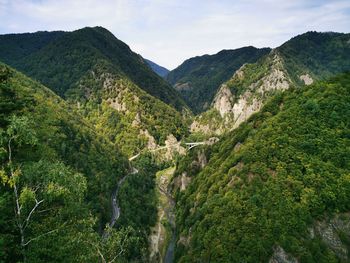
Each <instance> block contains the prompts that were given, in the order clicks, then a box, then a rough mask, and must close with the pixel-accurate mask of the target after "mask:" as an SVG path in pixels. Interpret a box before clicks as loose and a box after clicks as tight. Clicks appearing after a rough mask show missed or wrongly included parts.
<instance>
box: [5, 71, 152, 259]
mask: <svg viewBox="0 0 350 263" xmlns="http://www.w3.org/2000/svg"><path fill="white" fill-rule="evenodd" d="M0 113H1V114H0V125H1V126H0V161H1V166H0V210H1V214H0V229H1V231H0V247H1V250H0V262H98V261H100V260H101V257H102V256H103V257H104V259H105V260H108V261H110V260H112V259H113V258H115V257H116V258H117V259H118V260H119V261H120V262H130V261H135V260H136V261H142V260H144V259H145V257H147V236H146V237H145V234H144V233H143V232H141V230H140V229H147V228H148V224H145V225H144V226H142V227H140V226H137V225H135V224H134V225H133V226H132V227H128V224H125V225H126V226H125V227H121V228H118V230H111V234H110V238H109V239H108V240H105V239H103V238H102V237H101V234H102V231H103V229H104V227H105V224H106V223H107V222H109V219H110V216H111V207H110V198H111V193H112V192H113V191H114V189H115V187H116V185H117V183H118V180H120V179H121V178H122V177H124V176H125V175H126V174H128V170H129V168H130V167H129V163H128V161H127V158H126V157H125V156H124V155H122V154H121V153H120V151H119V149H118V148H117V147H116V146H115V144H113V143H111V142H110V141H109V139H108V138H106V137H104V136H101V135H100V134H99V133H98V132H96V131H95V129H94V127H93V125H91V124H90V123H88V122H86V121H85V120H84V118H83V117H82V116H81V115H80V114H79V113H78V112H77V111H76V110H75V109H74V108H73V107H71V106H70V105H69V104H67V103H66V102H65V101H63V100H62V99H61V98H60V97H59V96H57V95H55V94H54V93H53V92H52V91H51V90H49V89H48V88H46V87H44V86H42V85H41V84H40V83H38V82H36V81H33V80H31V79H29V78H28V77H25V76H24V75H22V74H21V73H18V72H17V71H15V70H13V69H11V68H9V67H8V66H5V65H4V64H0ZM151 182H152V179H149V184H151ZM143 191H146V190H145V187H144V188H143V189H139V194H140V195H141V194H142V193H143ZM147 191H150V190H147ZM129 198H130V196H129ZM133 198H134V197H131V198H130V199H128V200H129V201H130V202H132V200H133ZM135 198H136V197H135ZM137 198H138V200H141V201H142V198H143V197H142V196H141V197H140V196H139V197H137ZM147 201H148V202H151V201H149V200H147ZM144 203H146V202H144ZM143 209H144V210H143V211H142V212H138V213H137V215H138V216H139V217H141V216H143V214H142V213H146V214H147V213H148V214H149V212H148V206H147V205H145V206H144V207H143ZM151 209H153V210H154V208H153V207H151ZM129 210H130V211H129V213H132V212H133V211H134V210H133V207H132V206H131V207H130V209H129ZM134 212H135V211H134ZM149 221H151V220H149ZM137 227H139V228H137Z"/></svg>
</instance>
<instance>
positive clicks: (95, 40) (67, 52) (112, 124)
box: [0, 27, 188, 156]
mask: <svg viewBox="0 0 350 263" xmlns="http://www.w3.org/2000/svg"><path fill="white" fill-rule="evenodd" d="M0 46H2V49H1V51H0V58H1V57H3V58H4V59H5V61H6V62H9V63H10V64H11V65H13V66H15V67H17V68H18V69H19V70H22V71H23V72H26V73H28V74H29V75H30V76H33V77H35V78H36V79H38V80H40V81H41V82H42V83H44V84H46V85H48V87H50V88H52V89H53V90H54V91H55V92H56V93H58V94H59V95H61V96H63V97H64V98H65V99H66V100H67V101H68V102H69V103H70V104H71V105H73V106H74V107H77V108H78V110H79V112H80V113H81V114H82V115H83V116H84V117H85V118H86V120H88V121H89V122H91V123H93V124H94V126H95V127H96V129H97V131H98V132H99V133H102V134H103V135H105V136H107V137H108V139H109V140H111V141H112V142H113V143H117V144H118V145H119V146H120V148H121V149H122V151H123V152H124V153H126V154H127V155H129V156H131V155H133V154H137V153H138V152H140V151H141V150H142V149H144V148H155V147H157V145H160V144H164V142H165V140H166V138H167V137H168V136H174V137H175V138H177V139H180V138H182V137H183V136H184V135H185V134H187V131H188V128H187V125H185V124H184V122H183V119H182V116H181V113H180V112H181V110H184V111H185V112H187V113H188V109H187V107H186V106H185V104H184V103H183V101H182V100H181V99H180V97H179V96H178V94H177V92H176V91H175V90H173V88H172V87H171V86H170V85H169V84H167V83H166V82H165V81H164V80H163V79H162V78H160V77H159V76H157V75H156V74H155V73H154V72H153V71H152V70H151V69H150V68H149V66H148V65H147V64H145V63H146V62H145V61H144V60H143V59H142V57H141V56H139V55H137V54H135V53H133V52H132V51H131V50H130V49H129V47H128V46H127V45H126V44H124V43H123V42H121V41H120V40H118V39H117V38H115V37H114V36H113V35H112V34H111V33H110V32H109V31H107V30H106V29H104V28H101V27H95V28H84V29H81V30H77V31H74V32H38V33H33V34H18V35H3V36H0ZM9 54H10V55H9ZM18 54H22V56H18ZM167 103H168V104H169V105H167ZM172 106H174V107H176V108H177V109H178V110H179V111H180V112H178V111H176V110H175V109H174V107H172Z"/></svg>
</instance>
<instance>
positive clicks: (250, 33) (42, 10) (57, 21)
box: [0, 0, 350, 69]
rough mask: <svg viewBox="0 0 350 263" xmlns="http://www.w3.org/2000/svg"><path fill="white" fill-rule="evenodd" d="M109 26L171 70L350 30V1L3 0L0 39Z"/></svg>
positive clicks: (150, 57)
mask: <svg viewBox="0 0 350 263" xmlns="http://www.w3.org/2000/svg"><path fill="white" fill-rule="evenodd" d="M85 26H103V27H105V28H107V29H108V30H110V31H111V32H112V33H113V34H114V35H115V36H116V37H117V38H119V39H120V40H122V41H124V42H125V43H127V44H128V45H129V46H130V47H131V49H132V50H133V51H135V52H137V53H139V54H141V55H142V56H143V57H145V58H148V59H150V60H152V61H154V62H156V63H157V64H159V65H162V66H165V67H167V68H168V69H173V68H175V67H177V66H178V65H179V64H181V63H182V62H183V61H184V60H185V59H188V58H190V57H194V56H199V55H203V54H215V53H217V52H219V51H220V50H222V49H235V48H239V47H243V46H249V45H252V46H256V47H272V48H273V47H277V46H279V45H281V44H282V43H283V42H285V41H287V40H288V39H290V38H291V37H293V36H295V35H298V34H301V33H304V32H306V31H310V30H315V31H336V32H346V33H348V32H349V31H350V0H328V1H325V0H200V1H199V0H60V1H59V0H0V34H7V33H22V32H35V31H44V30H46V31H52V30H67V31H72V30H76V29H79V28H82V27H85Z"/></svg>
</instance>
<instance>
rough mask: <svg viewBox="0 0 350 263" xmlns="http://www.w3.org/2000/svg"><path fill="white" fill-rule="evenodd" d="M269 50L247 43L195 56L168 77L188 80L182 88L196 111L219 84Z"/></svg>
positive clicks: (204, 106)
mask: <svg viewBox="0 0 350 263" xmlns="http://www.w3.org/2000/svg"><path fill="white" fill-rule="evenodd" d="M269 51H270V49H269V48H263V49H257V48H254V47H244V48H240V49H235V50H222V51H220V52H219V53H217V54H215V55H204V56H200V57H194V58H191V59H188V60H186V61H185V62H184V63H182V64H181V65H180V66H179V67H177V68H176V69H174V70H172V71H171V72H169V74H168V75H167V80H168V81H169V82H170V83H171V84H172V85H175V84H184V83H188V84H189V88H188V89H187V88H184V89H182V90H179V92H180V94H181V95H182V97H183V98H184V100H185V101H186V103H187V104H188V105H189V106H190V107H191V109H192V110H193V111H194V112H196V113H198V112H202V111H203V110H206V109H207V108H208V107H209V105H210V103H211V101H212V100H213V98H214V96H215V94H216V92H217V90H218V88H219V86H220V85H221V84H222V83H223V82H225V81H227V80H228V79H229V78H230V77H232V75H233V73H234V72H235V71H236V70H237V69H239V68H240V67H241V66H242V65H243V64H244V63H254V62H255V61H257V60H258V59H259V58H260V57H261V56H263V55H265V54H267V53H268V52H269Z"/></svg>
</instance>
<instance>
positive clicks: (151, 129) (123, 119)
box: [69, 68, 188, 156]
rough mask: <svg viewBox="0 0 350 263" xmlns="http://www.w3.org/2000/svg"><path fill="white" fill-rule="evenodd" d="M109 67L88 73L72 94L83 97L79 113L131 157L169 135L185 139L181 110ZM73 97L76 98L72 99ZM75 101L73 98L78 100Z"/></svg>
mask: <svg viewBox="0 0 350 263" xmlns="http://www.w3.org/2000/svg"><path fill="white" fill-rule="evenodd" d="M106 72H108V70H105V69H100V68H96V69H94V70H93V71H91V73H89V74H87V75H86V76H84V77H83V78H82V79H81V81H80V82H79V84H78V87H77V88H76V89H72V90H71V91H70V92H71V93H70V97H73V98H74V97H80V98H82V97H83V96H85V95H84V94H89V98H88V99H80V100H79V104H78V109H79V112H81V113H82V115H83V116H85V117H86V119H87V120H88V121H89V122H91V123H93V124H94V126H95V127H96V129H97V130H98V131H99V132H100V133H102V134H104V135H105V136H107V137H108V138H109V139H110V140H111V141H112V142H114V143H116V144H117V145H119V146H120V148H121V149H122V151H123V152H124V153H125V154H127V155H128V156H132V155H135V154H137V153H139V152H140V151H141V150H143V149H144V148H147V149H149V150H154V149H156V148H157V147H158V145H164V143H165V141H166V140H167V137H168V136H171V137H172V136H175V138H176V139H181V138H182V137H183V136H185V135H186V134H187V133H188V128H187V126H186V125H185V122H184V120H183V118H182V116H181V114H180V113H179V112H177V111H176V110H175V109H174V108H172V107H171V106H169V105H166V104H165V103H163V102H162V101H160V100H158V99H156V98H154V97H152V96H151V95H149V94H147V93H146V92H145V91H143V90H141V89H140V88H138V87H137V86H136V85H135V84H134V83H133V82H131V81H130V80H128V79H127V78H125V77H120V76H118V75H117V74H109V73H106ZM69 100H72V99H69ZM74 102H75V100H72V103H74Z"/></svg>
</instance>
